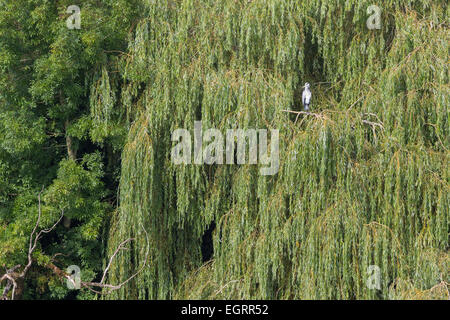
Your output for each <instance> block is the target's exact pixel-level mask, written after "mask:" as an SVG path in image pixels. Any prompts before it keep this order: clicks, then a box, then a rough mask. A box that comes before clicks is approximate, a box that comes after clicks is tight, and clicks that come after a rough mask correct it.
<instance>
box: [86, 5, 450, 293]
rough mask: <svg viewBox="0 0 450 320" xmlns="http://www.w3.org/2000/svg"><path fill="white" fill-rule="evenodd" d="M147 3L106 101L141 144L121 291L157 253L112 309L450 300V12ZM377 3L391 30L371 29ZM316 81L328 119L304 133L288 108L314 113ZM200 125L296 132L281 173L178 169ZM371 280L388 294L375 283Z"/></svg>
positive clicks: (248, 168)
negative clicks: (148, 302) (309, 100)
mask: <svg viewBox="0 0 450 320" xmlns="http://www.w3.org/2000/svg"><path fill="white" fill-rule="evenodd" d="M144 2H145V7H146V10H147V11H146V15H147V17H148V18H145V19H143V20H141V21H140V22H139V23H138V25H137V26H136V28H135V32H134V34H133V37H132V39H130V42H129V52H128V53H127V54H126V55H124V58H123V59H122V61H121V65H120V75H121V77H122V84H121V86H120V87H117V88H116V85H117V84H116V82H115V81H113V80H111V81H110V80H109V77H110V75H108V71H107V70H104V71H103V75H102V77H101V80H100V81H99V83H98V85H97V87H95V88H94V89H93V90H94V92H95V94H96V96H95V98H93V99H91V112H92V115H93V118H94V121H98V122H99V123H102V124H104V125H105V128H107V124H108V123H114V121H116V123H121V124H122V125H123V126H125V127H128V128H129V133H128V136H127V142H126V145H125V147H124V150H123V154H122V176H121V182H120V207H119V210H118V211H117V214H116V215H115V217H114V221H113V226H112V229H111V231H110V240H109V255H111V254H112V253H113V252H114V250H115V248H116V247H117V245H118V244H119V243H120V242H121V241H123V240H124V239H126V238H129V237H132V238H136V241H135V242H133V246H132V248H131V250H127V251H121V252H120V254H119V255H118V256H117V260H116V261H115V263H114V265H113V266H112V267H111V270H110V276H109V280H108V281H109V282H110V283H119V282H120V281H124V280H125V279H127V278H128V277H130V276H131V275H132V274H133V273H134V272H136V271H137V270H139V269H140V268H141V266H142V265H143V263H144V259H145V253H146V251H147V247H148V249H149V252H150V254H149V258H148V261H147V266H146V268H145V269H144V271H143V272H141V273H139V274H138V275H137V276H136V277H135V278H134V279H133V280H132V281H131V282H130V283H129V284H128V285H127V286H125V287H124V288H123V289H121V290H120V291H117V292H115V293H114V294H113V295H111V296H110V297H112V298H128V299H131V298H139V299H144V298H160V299H165V298H207V299H215V298H235V299H249V298H256V299H258V298H265V299H292V298H294V299H298V298H302V299H303V298H308V299H329V298H336V299H367V298H384V299H388V298H447V292H448V291H447V288H446V286H444V285H439V284H440V283H442V281H447V282H448V281H449V274H448V270H449V269H450V268H449V262H450V259H449V255H448V247H449V200H450V198H449V192H448V191H449V185H448V182H449V170H448V162H449V152H448V148H449V143H450V141H449V122H448V115H449V114H448V113H449V112H448V104H449V101H448V98H449V84H448V80H449V78H448V53H449V48H448V43H449V33H448V22H447V20H446V19H447V18H446V17H447V16H448V13H449V12H448V7H447V4H446V2H445V1H431V0H420V1H406V0H401V1H398V0H397V1H393V0H391V1H372V0H370V1H360V0H347V1H343V0H340V1H339V0H323V1H316V0H314V1H313V0H306V1H298V0H258V1H257V0H255V1H248V0H245V1H244V0H224V1H212V0H210V1H208V0H204V1H194V0H179V1H175V0H174V1H156V0H154V1H150V0H147V1H144ZM371 4H377V5H378V6H380V8H381V9H382V29H381V30H369V29H368V28H367V26H366V21H367V19H368V17H369V15H368V14H367V12H366V10H367V7H368V6H369V5H371ZM306 81H310V82H312V83H313V95H314V100H313V112H315V113H317V114H318V116H316V117H309V116H300V117H299V119H297V120H298V121H297V122H294V120H295V116H291V115H289V114H288V113H285V112H283V111H282V110H286V109H291V110H299V109H300V108H301V107H300V105H301V103H300V96H301V90H302V85H303V83H304V82H306ZM195 120H202V121H203V126H204V127H205V129H206V128H219V129H221V130H222V131H223V132H225V130H226V129H229V128H242V129H245V128H256V129H264V128H267V129H279V130H280V138H281V141H280V171H279V173H278V174H277V175H275V176H261V175H259V168H258V166H254V165H233V166H229V165H221V166H218V165H212V166H208V165H202V166H200V165H181V166H175V165H174V164H172V162H171V158H170V151H171V148H172V146H173V143H172V142H171V133H172V132H173V131H174V130H175V129H177V128H187V129H193V125H194V121H195ZM117 121H119V122H117ZM112 125H114V124H112ZM105 130H106V129H105ZM212 222H214V223H215V224H216V228H215V231H214V232H213V244H214V255H213V258H212V260H211V261H209V262H207V263H206V264H203V262H202V253H201V244H202V235H203V233H204V231H205V230H206V229H207V228H208V227H209V226H210V225H211V223H212ZM142 227H144V228H145V230H147V233H148V246H147V240H146V233H145V232H144V231H143V228H142ZM370 265H378V266H379V267H380V269H381V272H382V274H381V280H382V283H381V290H379V291H376V290H369V289H368V287H367V285H366V282H367V279H368V277H369V274H368V273H367V269H368V267H369V266H370Z"/></svg>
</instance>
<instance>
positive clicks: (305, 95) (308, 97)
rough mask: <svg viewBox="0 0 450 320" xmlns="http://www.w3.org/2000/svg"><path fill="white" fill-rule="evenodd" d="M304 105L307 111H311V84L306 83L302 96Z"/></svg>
mask: <svg viewBox="0 0 450 320" xmlns="http://www.w3.org/2000/svg"><path fill="white" fill-rule="evenodd" d="M302 103H303V108H304V110H305V111H309V104H310V103H311V91H310V90H309V83H308V82H307V83H305V90H303V94H302Z"/></svg>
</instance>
